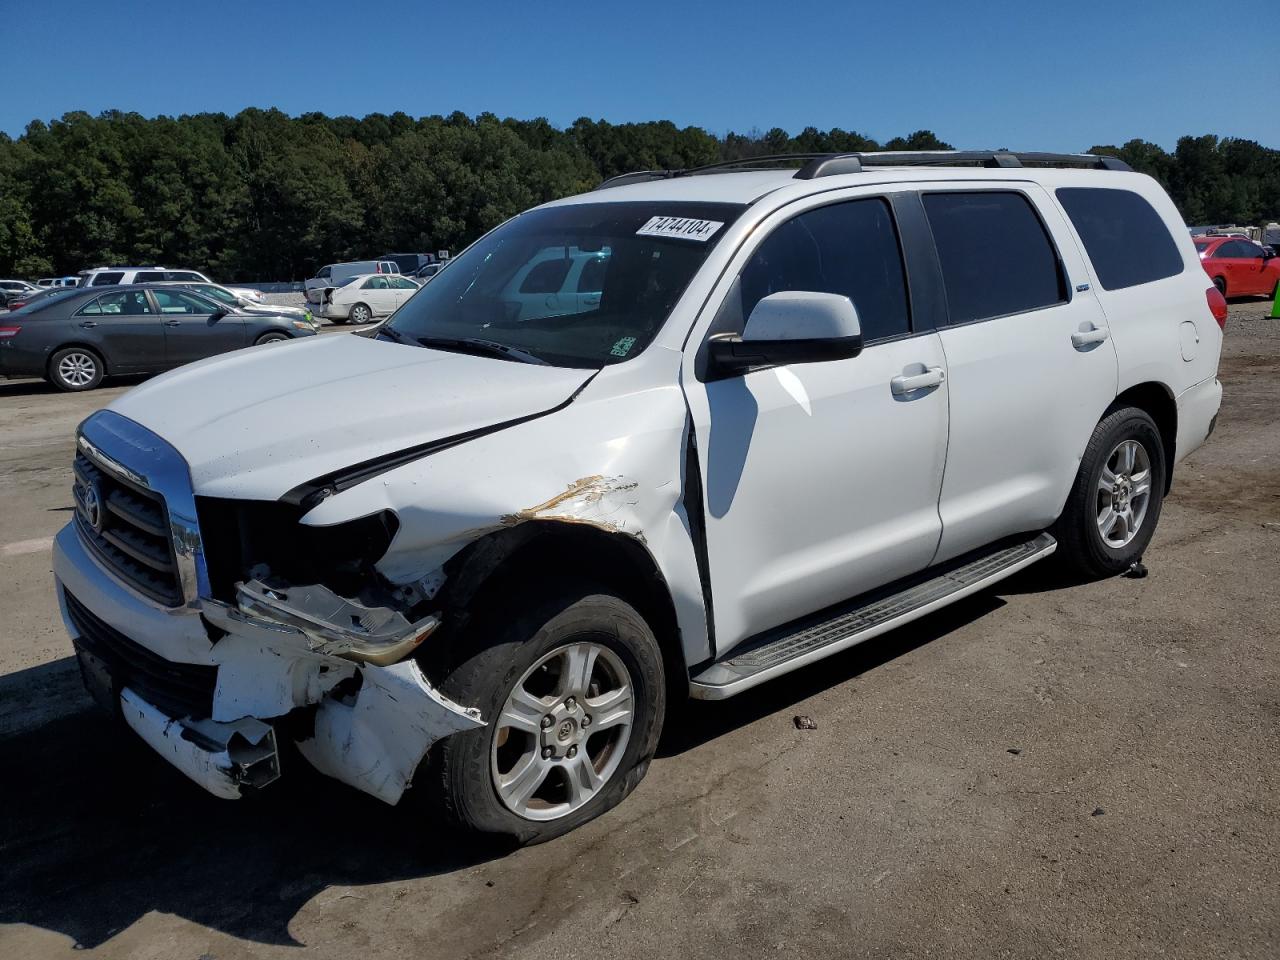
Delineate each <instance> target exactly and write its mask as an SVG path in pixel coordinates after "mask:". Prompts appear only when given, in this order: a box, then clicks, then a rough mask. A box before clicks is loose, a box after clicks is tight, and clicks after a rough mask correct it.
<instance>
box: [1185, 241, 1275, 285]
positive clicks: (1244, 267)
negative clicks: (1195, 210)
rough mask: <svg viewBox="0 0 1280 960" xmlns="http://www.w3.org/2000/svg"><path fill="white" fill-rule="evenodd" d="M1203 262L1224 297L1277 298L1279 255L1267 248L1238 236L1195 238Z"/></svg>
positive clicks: (1206, 271)
mask: <svg viewBox="0 0 1280 960" xmlns="http://www.w3.org/2000/svg"><path fill="white" fill-rule="evenodd" d="M1195 245H1196V250H1197V251H1198V252H1199V254H1200V263H1201V265H1202V266H1203V267H1204V272H1205V273H1207V274H1208V275H1209V277H1210V279H1212V280H1213V285H1214V286H1216V287H1217V288H1218V291H1219V292H1220V293H1221V294H1222V295H1223V296H1224V297H1259V296H1267V297H1274V296H1275V295H1276V291H1277V289H1278V287H1277V285H1278V284H1280V258H1277V257H1276V255H1275V252H1274V251H1269V248H1268V247H1264V246H1262V245H1261V244H1258V243H1254V242H1253V241H1252V240H1246V239H1245V238H1244V237H1239V236H1205V237H1196V238H1195Z"/></svg>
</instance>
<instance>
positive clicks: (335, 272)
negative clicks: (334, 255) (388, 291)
mask: <svg viewBox="0 0 1280 960" xmlns="http://www.w3.org/2000/svg"><path fill="white" fill-rule="evenodd" d="M399 272H400V268H399V267H398V266H397V265H396V262H395V261H394V260H350V261H348V262H346V263H330V264H327V265H325V266H323V267H321V268H320V269H319V270H318V271H316V275H315V276H314V277H312V278H311V279H310V280H308V281H307V282H306V284H304V287H305V289H306V292H307V300H308V302H310V303H319V302H320V297H321V294H322V293H323V291H324V288H325V287H340V286H342V284H343V282H344V281H347V280H350V279H351V278H352V277H359V276H362V275H364V274H366V273H399Z"/></svg>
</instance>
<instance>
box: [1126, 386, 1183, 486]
mask: <svg viewBox="0 0 1280 960" xmlns="http://www.w3.org/2000/svg"><path fill="white" fill-rule="evenodd" d="M1113 406H1128V407H1137V408H1138V409H1140V410H1144V411H1146V413H1147V415H1148V416H1150V417H1151V419H1152V420H1154V421H1155V422H1156V426H1157V427H1158V428H1159V429H1160V441H1161V444H1162V445H1163V447H1164V464H1165V470H1164V492H1165V493H1168V492H1169V488H1170V487H1171V486H1172V485H1173V457H1174V454H1175V452H1176V451H1177V440H1178V405H1177V403H1175V402H1174V399H1173V395H1172V394H1171V393H1170V392H1169V390H1168V388H1167V387H1165V386H1164V384H1161V383H1139V384H1137V385H1136V386H1132V387H1130V388H1129V389H1128V390H1126V391H1124V393H1122V394H1120V396H1118V397H1116V402H1115V404H1114V405H1113Z"/></svg>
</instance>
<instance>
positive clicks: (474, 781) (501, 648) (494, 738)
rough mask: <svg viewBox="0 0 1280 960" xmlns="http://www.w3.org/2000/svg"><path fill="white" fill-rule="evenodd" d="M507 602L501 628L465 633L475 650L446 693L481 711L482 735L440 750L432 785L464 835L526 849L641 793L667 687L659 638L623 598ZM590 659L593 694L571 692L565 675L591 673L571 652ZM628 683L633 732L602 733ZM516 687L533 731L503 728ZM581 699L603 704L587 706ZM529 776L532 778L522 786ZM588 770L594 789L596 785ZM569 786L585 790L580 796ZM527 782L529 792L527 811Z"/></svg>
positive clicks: (459, 663)
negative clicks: (591, 654)
mask: <svg viewBox="0 0 1280 960" xmlns="http://www.w3.org/2000/svg"><path fill="white" fill-rule="evenodd" d="M507 601H508V602H505V603H504V604H503V605H502V607H503V610H504V611H506V612H507V615H506V616H505V617H501V618H499V616H500V615H494V616H493V617H491V618H490V620H489V623H488V624H487V625H482V624H479V623H477V624H476V628H475V629H473V630H471V631H469V634H468V635H469V636H470V637H472V638H474V639H472V640H470V641H467V640H465V639H463V640H462V643H461V648H460V649H459V650H458V652H457V653H455V654H454V657H453V659H454V660H455V661H456V665H454V666H453V667H452V668H451V669H449V670H448V673H447V676H445V677H444V679H443V681H442V682H441V683H440V690H441V692H442V693H444V694H445V695H446V696H448V697H450V698H452V699H453V700H455V701H456V702H458V703H463V704H466V705H467V706H474V707H479V709H480V713H481V716H483V717H484V718H485V721H486V725H485V726H484V727H481V728H480V729H477V730H467V731H464V732H462V733H458V734H454V735H453V736H451V737H447V738H446V739H444V740H443V741H441V743H440V745H439V749H438V750H437V751H433V758H432V760H431V761H430V762H431V763H432V764H433V765H434V770H432V771H431V773H432V776H431V777H430V778H429V779H427V783H428V784H429V789H430V790H431V791H432V793H433V796H432V798H431V799H433V800H435V801H436V803H437V805H438V806H439V808H440V809H442V810H443V812H444V814H445V816H446V818H447V819H448V820H450V821H451V822H452V823H453V824H455V825H456V826H458V827H460V828H462V829H464V830H467V831H472V832H475V833H480V834H487V835H489V836H490V837H492V838H504V839H505V840H508V841H515V842H516V843H519V844H532V843H541V842H542V841H544V840H550V839H552V838H553V837H558V836H561V835H562V834H565V833H568V832H569V831H570V830H573V829H574V828H575V827H578V826H581V825H582V824H584V823H586V822H587V821H589V820H592V819H594V818H595V817H598V816H599V815H600V814H602V813H604V812H605V811H607V810H609V809H611V808H613V807H614V806H616V805H617V804H618V803H620V802H621V801H622V800H623V799H624V798H625V797H626V796H627V795H628V794H629V793H630V792H631V791H632V790H633V789H635V786H636V784H638V783H639V782H640V780H641V778H643V777H644V774H645V772H646V771H647V770H648V767H649V761H650V760H651V759H652V758H653V754H654V751H655V750H656V749H657V745H658V736H659V734H660V733H661V731H662V718H663V714H664V711H665V709H666V679H665V676H664V673H663V666H662V653H661V651H660V649H659V647H658V642H657V640H656V639H655V638H654V635H653V631H652V630H650V629H649V626H648V624H646V623H645V621H644V620H643V619H642V618H641V616H640V615H639V614H638V613H637V612H636V611H635V609H634V608H632V607H631V606H630V605H629V604H627V603H626V602H625V601H623V600H621V599H619V598H618V597H616V596H612V595H610V594H608V593H606V592H603V591H599V590H597V589H596V588H593V587H591V586H586V585H584V586H581V587H579V588H577V589H572V588H570V589H565V590H562V591H560V592H559V593H558V595H557V594H554V593H553V594H552V595H551V596H548V595H547V594H546V593H545V592H543V593H542V594H541V595H539V594H536V593H535V594H529V595H527V596H524V597H515V598H510V597H509V598H507ZM515 611H521V612H518V613H516V612H515ZM481 638H483V639H481ZM593 648H594V649H595V658H594V666H593V667H592V668H591V670H590V673H589V675H588V679H587V681H586V683H585V684H583V683H576V684H574V683H571V682H568V680H567V678H566V674H568V673H569V671H568V670H566V669H565V668H566V665H567V664H571V663H575V664H576V663H581V662H583V661H582V660H581V659H580V658H578V659H571V655H572V654H573V652H574V651H576V652H577V653H578V654H581V653H582V652H583V651H585V650H590V649H593ZM428 672H432V671H431V668H430V667H428ZM437 675H438V674H437ZM624 675H625V676H624ZM624 682H625V683H627V684H629V687H630V703H631V708H632V709H631V714H630V722H629V726H626V725H625V723H615V724H611V725H610V726H608V727H607V728H605V729H601V724H610V721H611V720H613V721H616V720H617V719H618V718H619V717H620V716H621V715H622V712H623V711H622V709H621V707H619V706H612V707H610V706H607V705H606V699H605V698H607V697H609V696H610V695H613V696H618V695H619V694H618V691H619V690H621V689H622V683H624ZM517 686H519V687H520V688H521V690H522V692H523V697H522V700H523V704H524V707H525V710H524V714H525V716H527V717H528V718H529V719H528V720H527V721H522V723H525V724H527V727H528V728H527V729H520V728H518V727H516V726H513V725H511V724H507V723H504V722H503V719H504V718H505V717H509V716H512V715H513V714H517V713H520V711H519V709H516V710H513V711H510V712H507V711H505V710H504V708H505V707H508V706H511V701H509V698H510V697H512V695H513V694H514V693H515V690H516V688H517ZM584 689H589V690H594V691H596V693H595V694H594V695H590V694H588V695H583V691H584ZM575 690H576V691H577V696H576V697H573V700H574V701H575V702H574V703H573V705H572V707H570V706H569V704H570V696H569V694H572V693H573V692H574V691H575ZM538 694H542V695H544V698H543V699H542V700H541V702H535V701H534V699H533V698H534V696H535V695H538ZM593 701H594V703H593ZM544 710H545V711H547V712H546V713H545V714H542V716H541V717H539V716H538V714H539V713H541V711H544ZM593 711H598V713H597V714H596V716H594V717H592V713H593ZM553 715H554V716H553ZM543 718H545V719H543ZM584 718H586V722H581V721H583V720H584ZM592 727H594V729H593V728H592ZM547 743H551V744H553V746H551V747H547V746H545V744H547ZM548 749H550V750H552V752H553V754H554V755H553V756H552V757H550V758H548V757H547V753H546V751H547V750H548ZM526 766H527V767H528V769H529V770H530V771H531V775H530V776H529V777H526V778H523V780H522V779H521V778H517V777H515V776H514V775H515V773H516V772H517V771H518V770H521V769H525V768H526ZM587 768H590V769H591V770H593V771H595V774H596V777H597V778H599V780H600V782H599V783H598V784H591V782H590V779H589V777H588V775H587V774H585V773H584V772H583V771H585V770H586V769H587ZM571 775H576V776H577V777H578V782H579V783H580V784H581V786H580V787H578V788H574V787H573V786H572V782H571V781H570V776H571ZM504 780H505V781H507V782H509V783H514V784H515V785H514V786H508V787H506V788H505V798H504V792H503V788H501V787H500V783H502V782H503V781H504ZM521 782H523V783H525V784H526V785H528V784H531V785H532V789H530V790H528V791H527V792H529V793H530V794H531V795H530V796H529V797H528V798H527V799H526V800H524V801H523V802H522V801H520V800H519V799H518V795H519V794H520V793H521V792H522V791H520V790H519V789H518V788H519V785H520V783H521Z"/></svg>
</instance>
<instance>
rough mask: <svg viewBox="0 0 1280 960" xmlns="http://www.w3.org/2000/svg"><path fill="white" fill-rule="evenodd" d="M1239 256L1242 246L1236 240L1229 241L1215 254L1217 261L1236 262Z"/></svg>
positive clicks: (1214, 257)
mask: <svg viewBox="0 0 1280 960" xmlns="http://www.w3.org/2000/svg"><path fill="white" fill-rule="evenodd" d="M1238 256H1240V244H1239V243H1237V242H1236V241H1235V240H1228V241H1227V242H1226V243H1224V244H1222V246H1220V247H1218V249H1217V250H1215V251H1214V252H1213V259H1215V260H1234V259H1235V258H1236V257H1238Z"/></svg>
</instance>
